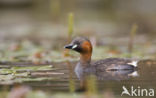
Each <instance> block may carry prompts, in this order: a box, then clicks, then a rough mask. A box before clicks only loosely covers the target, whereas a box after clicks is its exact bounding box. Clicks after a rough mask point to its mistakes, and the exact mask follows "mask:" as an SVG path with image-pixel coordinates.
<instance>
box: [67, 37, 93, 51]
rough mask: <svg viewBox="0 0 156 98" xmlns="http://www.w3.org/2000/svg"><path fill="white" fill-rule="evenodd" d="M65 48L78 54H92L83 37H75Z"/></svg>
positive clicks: (90, 47)
mask: <svg viewBox="0 0 156 98" xmlns="http://www.w3.org/2000/svg"><path fill="white" fill-rule="evenodd" d="M65 48H66V49H71V50H74V51H76V52H79V53H80V54H86V53H92V44H91V42H90V41H89V40H88V39H87V38H85V37H76V38H75V39H74V40H73V41H72V42H71V43H70V44H69V45H66V46H65Z"/></svg>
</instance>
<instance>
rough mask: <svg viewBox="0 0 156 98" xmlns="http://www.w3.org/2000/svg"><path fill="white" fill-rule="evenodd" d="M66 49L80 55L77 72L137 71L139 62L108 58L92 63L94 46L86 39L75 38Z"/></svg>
mask: <svg viewBox="0 0 156 98" xmlns="http://www.w3.org/2000/svg"><path fill="white" fill-rule="evenodd" d="M65 48H66V49H71V50H74V51H76V52H79V53H80V61H79V62H78V63H77V66H76V68H75V71H76V72H79V71H87V72H88V71H89V72H100V71H114V70H134V69H136V67H137V63H138V61H137V60H132V59H124V58H107V59H104V60H99V61H96V62H94V63H92V62H91V56H92V44H91V42H90V41H89V40H88V39H87V38H85V37H77V38H75V39H74V40H73V41H72V42H71V43H70V44H69V45H66V46H65Z"/></svg>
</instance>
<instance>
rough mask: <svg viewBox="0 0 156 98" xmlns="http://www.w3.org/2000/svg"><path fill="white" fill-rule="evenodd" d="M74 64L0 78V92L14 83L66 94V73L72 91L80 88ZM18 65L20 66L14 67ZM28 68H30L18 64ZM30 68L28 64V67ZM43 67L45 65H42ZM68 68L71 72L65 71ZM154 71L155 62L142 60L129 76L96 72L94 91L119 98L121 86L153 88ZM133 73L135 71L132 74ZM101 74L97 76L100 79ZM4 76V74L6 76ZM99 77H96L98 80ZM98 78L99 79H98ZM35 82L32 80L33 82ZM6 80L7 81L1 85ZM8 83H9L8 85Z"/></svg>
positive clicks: (118, 73)
mask: <svg viewBox="0 0 156 98" xmlns="http://www.w3.org/2000/svg"><path fill="white" fill-rule="evenodd" d="M75 64H76V63H75V62H73V63H70V65H71V66H69V63H66V62H63V63H55V64H53V65H54V69H52V70H51V69H49V70H41V69H40V70H37V71H35V70H31V71H30V73H31V74H30V75H29V76H22V75H21V76H16V78H13V79H10V80H9V79H8V80H7V79H5V78H4V79H3V80H2V79H1V80H0V84H1V86H0V89H1V90H3V89H4V87H6V86H9V87H12V85H15V84H22V85H28V86H30V87H31V88H32V89H33V90H43V91H47V92H50V93H52V94H54V93H60V92H62V93H63V92H69V80H70V77H71V76H70V75H71V74H70V72H72V75H73V76H72V79H73V80H74V81H75V87H76V90H78V89H80V80H82V79H78V78H77V76H76V75H75V73H74V72H73V71H72V70H73V68H74V65H75ZM4 66H5V67H3V65H1V69H7V66H8V68H10V66H11V65H7V66H6V65H4ZM17 66H21V65H17ZM22 66H23V67H25V66H30V65H22ZM31 66H32V65H31ZM42 66H45V65H42ZM69 69H71V70H69ZM155 69H156V61H152V60H144V61H141V62H140V63H139V67H138V69H137V73H138V75H136V74H135V76H132V75H131V73H132V72H131V71H128V72H126V71H125V72H102V73H98V74H96V75H95V76H97V83H96V86H97V90H98V92H99V93H100V94H104V93H109V94H111V95H112V96H115V97H120V95H121V92H122V91H123V89H122V87H123V86H125V87H126V88H127V89H128V90H129V89H130V88H131V86H133V87H134V88H136V89H140V90H141V89H147V90H148V89H154V90H155V89H156V77H155V74H156V72H155ZM24 72H27V70H23V71H18V72H17V73H20V74H22V73H24ZM135 73H136V72H135ZM1 75H2V74H1ZM100 75H101V76H100ZM6 76H8V74H6ZM99 77H100V78H99ZM101 77H102V78H101ZM26 78H28V79H29V80H27V79H26ZM17 79H19V80H22V79H24V80H23V81H14V80H17ZM35 79H36V80H35ZM5 81H7V82H5ZM8 81H11V82H8ZM123 97H124V98H125V97H128V95H123Z"/></svg>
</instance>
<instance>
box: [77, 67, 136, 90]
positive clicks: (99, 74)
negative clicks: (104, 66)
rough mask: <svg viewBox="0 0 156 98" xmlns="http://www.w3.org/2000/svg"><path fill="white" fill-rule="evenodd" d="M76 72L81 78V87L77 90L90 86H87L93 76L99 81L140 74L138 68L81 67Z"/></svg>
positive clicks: (125, 78)
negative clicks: (104, 68) (100, 69)
mask: <svg viewBox="0 0 156 98" xmlns="http://www.w3.org/2000/svg"><path fill="white" fill-rule="evenodd" d="M75 73H76V76H77V78H78V79H79V80H80V88H79V89H77V90H76V91H86V89H87V88H88V87H86V86H87V85H88V82H87V81H88V78H90V77H92V76H93V77H94V78H96V80H98V81H110V80H115V81H120V80H127V79H130V78H131V77H137V76H139V75H138V72H137V70H115V71H96V70H95V69H92V68H90V69H89V71H84V70H83V69H80V70H76V71H75ZM89 82H90V80H89Z"/></svg>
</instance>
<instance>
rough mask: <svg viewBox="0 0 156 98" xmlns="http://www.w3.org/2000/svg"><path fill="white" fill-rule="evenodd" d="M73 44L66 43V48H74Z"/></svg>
mask: <svg viewBox="0 0 156 98" xmlns="http://www.w3.org/2000/svg"><path fill="white" fill-rule="evenodd" d="M72 47H73V45H72V44H69V45H65V46H64V48H66V49H72Z"/></svg>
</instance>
